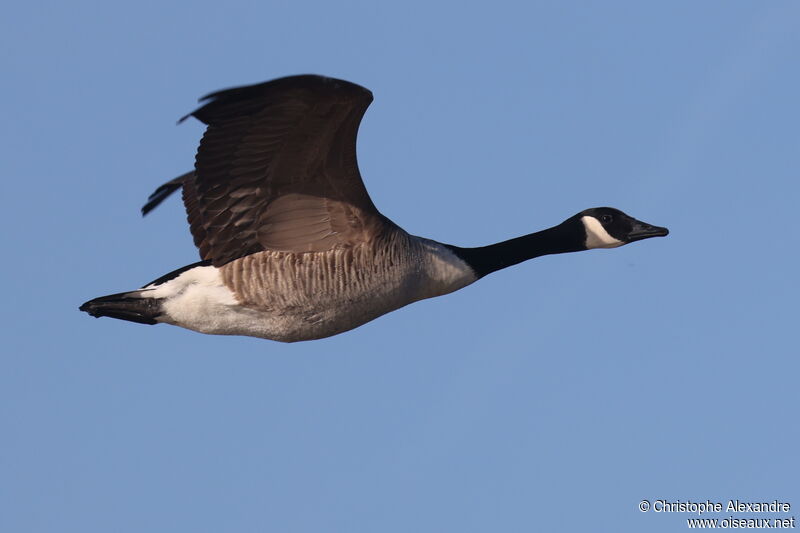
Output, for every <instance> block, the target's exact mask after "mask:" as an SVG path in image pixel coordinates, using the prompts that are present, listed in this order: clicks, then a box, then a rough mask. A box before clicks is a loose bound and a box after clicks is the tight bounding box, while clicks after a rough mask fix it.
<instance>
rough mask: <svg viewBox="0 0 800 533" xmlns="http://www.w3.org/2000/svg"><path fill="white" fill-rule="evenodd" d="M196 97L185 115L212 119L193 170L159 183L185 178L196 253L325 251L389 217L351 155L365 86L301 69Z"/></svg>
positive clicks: (363, 235) (366, 234)
mask: <svg viewBox="0 0 800 533" xmlns="http://www.w3.org/2000/svg"><path fill="white" fill-rule="evenodd" d="M201 101H207V103H206V104H205V105H203V106H202V107H200V108H199V109H197V110H196V111H194V112H192V113H191V114H190V115H187V116H186V117H183V119H181V120H184V119H186V118H187V117H188V116H194V117H196V118H197V119H199V120H200V121H202V122H204V123H205V124H207V125H208V128H207V129H206V132H205V134H204V135H203V138H202V140H201V142H200V147H199V149H198V151H197V156H196V159H195V171H194V172H193V173H187V174H184V175H183V176H181V177H180V178H176V179H175V180H173V181H172V182H169V183H168V184H166V185H165V186H167V188H166V189H165V188H163V187H164V186H162V188H161V189H160V190H162V191H168V192H167V194H168V193H169V192H171V190H174V189H175V188H176V187H178V186H180V185H176V184H177V183H178V180H179V179H180V181H181V182H182V184H183V200H184V204H185V206H186V211H187V214H188V218H189V224H190V227H191V231H192V235H193V237H194V242H195V244H196V245H197V246H198V248H199V249H200V256H201V258H202V259H204V260H210V261H212V263H213V264H214V265H216V266H220V265H223V264H225V263H227V262H229V261H232V260H233V259H236V258H238V257H242V256H244V255H249V254H252V253H255V252H259V251H263V250H281V251H292V252H310V251H325V250H330V249H333V248H335V247H346V246H352V245H354V244H356V243H358V242H363V241H365V240H369V239H370V238H371V237H372V236H373V235H374V233H375V232H377V231H380V227H381V225H382V224H383V223H384V222H385V219H384V218H383V217H382V215H380V213H379V212H378V211H377V209H376V208H375V206H374V205H373V203H372V200H371V199H370V198H369V195H368V193H367V190H366V188H365V187H364V184H363V182H362V180H361V176H360V174H359V171H358V164H357V161H356V135H357V133H358V126H359V124H360V122H361V118H362V116H363V115H364V112H365V111H366V109H367V107H368V106H369V104H370V102H371V101H372V93H370V92H369V91H368V90H367V89H364V88H363V87H360V86H358V85H355V84H352V83H349V82H346V81H342V80H335V79H332V78H324V77H321V76H312V75H305V76H292V77H288V78H280V79H277V80H273V81H270V82H266V83H262V84H259V85H251V86H247V87H238V88H234V89H227V90H224V91H219V92H216V93H212V94H210V95H208V96H206V97H205V98H203V99H202V100H201ZM170 186H171V187H172V189H170ZM154 194H155V193H154ZM160 199H163V198H158V200H159V201H160ZM156 203H157V202H156Z"/></svg>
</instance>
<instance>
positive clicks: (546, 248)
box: [447, 219, 586, 278]
mask: <svg viewBox="0 0 800 533" xmlns="http://www.w3.org/2000/svg"><path fill="white" fill-rule="evenodd" d="M585 239H586V235H585V232H584V231H583V228H582V226H581V225H580V224H575V223H574V221H573V220H571V219H570V220H567V221H565V222H563V223H562V224H559V225H558V226H554V227H552V228H548V229H546V230H542V231H537V232H536V233H531V234H529V235H523V236H522V237H517V238H515V239H509V240H507V241H503V242H498V243H497V244H490V245H489V246H480V247H478V248H461V247H458V246H452V245H447V246H448V247H449V248H450V249H451V250H453V252H455V254H456V255H457V256H459V257H460V258H461V259H463V260H464V261H466V262H467V264H469V266H470V267H472V270H474V271H475V274H477V276H478V277H479V278H482V277H483V276H485V275H487V274H491V273H492V272H495V271H497V270H500V269H502V268H506V267H510V266H513V265H516V264H517V263H521V262H523V261H527V260H528V259H533V258H534V257H540V256H543V255H549V254H563V253H566V252H578V251H580V250H585V249H586V246H585V244H584V242H585Z"/></svg>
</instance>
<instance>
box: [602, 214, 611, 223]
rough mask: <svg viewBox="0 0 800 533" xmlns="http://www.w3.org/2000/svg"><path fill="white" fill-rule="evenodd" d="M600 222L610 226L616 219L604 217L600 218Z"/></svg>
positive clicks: (609, 216)
mask: <svg viewBox="0 0 800 533" xmlns="http://www.w3.org/2000/svg"><path fill="white" fill-rule="evenodd" d="M600 220H601V221H602V222H603V224H608V223H610V222H611V221H612V220H614V217H612V216H611V215H603V216H602V217H600Z"/></svg>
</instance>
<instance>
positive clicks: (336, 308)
mask: <svg viewBox="0 0 800 533" xmlns="http://www.w3.org/2000/svg"><path fill="white" fill-rule="evenodd" d="M405 238H406V239H409V244H411V246H403V247H399V248H398V247H397V246H388V247H386V248H385V249H377V250H376V249H375V248H374V247H372V248H369V249H367V248H365V249H361V250H353V249H349V250H336V251H332V252H319V253H305V254H291V253H283V252H261V253H258V254H253V255H250V256H247V257H244V258H241V259H237V260H236V261H234V262H232V263H229V264H227V265H225V266H223V267H221V268H216V267H213V266H201V267H195V268H193V269H190V270H187V271H186V272H183V273H182V274H181V275H179V276H178V277H176V278H174V279H172V280H170V281H168V282H166V283H164V284H162V285H159V286H157V287H154V288H152V289H151V290H148V291H146V292H145V293H144V294H143V296H151V297H156V298H163V304H162V306H163V315H162V316H161V317H160V318H159V319H158V320H159V321H161V322H165V323H169V324H174V325H177V326H182V327H184V328H188V329H192V330H195V331H199V332H202V333H210V334H217V335H247V336H252V337H260V338H265V339H272V340H276V341H283V342H296V341H303V340H312V339H319V338H323V337H329V336H331V335H336V334H337V333H342V332H344V331H348V330H350V329H353V328H355V327H358V326H360V325H362V324H364V323H366V322H369V321H370V320H373V319H375V318H377V317H379V316H381V315H383V314H386V313H388V312H390V311H394V310H395V309H399V308H400V307H403V306H405V305H408V304H410V303H412V302H415V301H418V300H422V299H424V298H431V297H433V296H439V295H442V294H447V293H449V292H452V291H454V290H457V289H460V288H461V287H464V286H466V285H468V284H470V283H472V282H473V281H475V279H476V278H475V275H474V273H473V272H472V270H471V269H470V268H469V267H468V266H467V265H466V264H465V263H464V262H463V261H461V260H460V259H459V258H457V257H456V256H455V255H454V254H453V253H452V252H450V250H449V249H447V248H446V247H444V246H443V245H441V244H439V243H436V242H434V241H429V240H427V239H420V238H416V237H410V236H407V235H406V236H405ZM390 244H391V243H390ZM394 244H397V243H394Z"/></svg>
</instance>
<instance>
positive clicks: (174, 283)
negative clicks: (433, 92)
mask: <svg viewBox="0 0 800 533" xmlns="http://www.w3.org/2000/svg"><path fill="white" fill-rule="evenodd" d="M200 102H201V106H200V107H199V108H198V109H197V110H195V111H193V112H192V113H189V114H188V115H186V116H184V117H182V118H181V119H180V121H179V122H182V121H184V120H186V119H187V118H189V117H194V118H196V119H198V120H200V121H201V122H203V123H204V124H206V126H207V128H206V130H205V133H204V134H203V137H202V140H201V141H200V146H199V148H198V150H197V155H196V158H195V167H194V170H193V171H190V172H187V173H185V174H183V175H181V176H178V177H177V178H175V179H173V180H171V181H169V182H167V183H165V184H164V185H162V186H161V187H159V188H158V189H156V191H155V192H154V193H153V194H152V195H150V197H149V198H148V202H147V203H146V205H145V206H144V207H143V208H142V213H143V215H146V214H147V213H148V212H149V211H151V210H152V209H154V208H155V207H156V206H158V205H159V204H160V203H161V202H162V201H164V199H166V198H167V197H168V196H170V194H172V193H173V192H175V191H177V190H178V189H182V196H183V203H184V204H185V207H186V212H187V215H188V222H189V226H190V229H191V234H192V236H193V238H194V243H195V245H196V246H197V247H198V249H199V252H200V259H201V261H199V262H196V263H192V264H190V265H188V266H184V267H182V268H179V269H177V270H175V271H173V272H170V273H168V274H166V275H164V276H161V277H160V278H158V279H156V280H155V281H153V282H151V283H148V284H147V285H145V286H144V287H142V288H141V289H138V290H133V291H128V292H122V293H117V294H111V295H108V296H102V297H99V298H95V299H93V300H90V301H88V302H86V303H84V304H83V305H81V306H80V310H81V311H85V312H87V313H89V314H90V315H92V316H94V317H103V316H106V317H111V318H117V319H121V320H128V321H131V322H138V323H141V324H158V323H164V324H172V325H175V326H181V327H183V328H188V329H190V330H194V331H199V332H201V333H208V334H217V335H247V336H253V337H260V338H265V339H272V340H275V341H282V342H296V341H306V340H313V339H321V338H324V337H329V336H332V335H336V334H339V333H342V332H344V331H348V330H351V329H353V328H356V327H358V326H360V325H362V324H364V323H366V322H369V321H370V320H373V319H375V318H377V317H379V316H381V315H384V314H386V313H389V312H391V311H394V310H396V309H399V308H401V307H403V306H405V305H408V304H410V303H412V302H416V301H419V300H423V299H426V298H432V297H434V296H441V295H444V294H448V293H451V292H453V291H456V290H458V289H461V288H463V287H465V286H467V285H469V284H471V283H473V282H475V281H477V280H479V279H481V278H483V277H484V276H486V275H488V274H491V273H492V272H495V271H498V270H501V269H504V268H508V267H510V266H512V265H516V264H518V263H520V262H522V261H526V260H528V259H533V258H535V257H540V256H543V255H548V254H561V253H566V252H577V251H581V250H589V249H594V248H614V247H618V246H622V245H625V244H629V243H632V242H636V241H640V240H643V239H648V238H651V237H662V236H665V235H667V234H668V233H669V232H668V230H667V229H666V228H663V227H658V226H653V225H650V224H647V223H644V222H641V221H639V220H636V219H635V218H633V217H631V216H628V215H626V214H625V213H623V212H622V211H620V210H618V209H614V208H610V207H596V208H591V209H586V210H584V211H581V212H580V213H578V214H576V215H574V216H571V217H569V218H567V219H566V220H565V221H564V222H562V223H560V224H558V225H556V226H553V227H551V228H548V229H544V230H542V231H538V232H536V233H531V234H529V235H524V236H521V237H517V238H513V239H510V240H507V241H504V242H499V243H496V244H490V245H488V246H482V247H478V248H466V247H460V246H454V245H451V244H444V243H440V242H437V241H434V240H431V239H426V238H423V237H417V236H414V235H410V234H409V233H406V232H405V231H404V230H403V229H401V228H400V227H399V226H397V225H396V224H394V223H393V222H392V221H391V220H389V219H388V218H386V217H385V216H383V215H382V214H381V213H380V212H379V211H378V209H377V208H376V207H375V205H373V203H372V200H371V199H370V197H369V194H367V190H366V188H365V187H364V184H363V182H362V179H361V175H360V173H359V170H358V165H357V162H356V135H357V132H358V128H359V124H360V122H361V118H362V116H363V115H364V113H365V111H366V109H367V107H368V106H369V105H370V103H371V102H372V93H371V92H370V91H369V90H367V89H365V88H364V87H361V86H359V85H356V84H354V83H350V82H347V81H344V80H339V79H334V78H328V77H323V76H318V75H300V76H290V77H285V78H279V79H275V80H272V81H268V82H265V83H261V84H257V85H250V86H243V87H237V88H231V89H226V90H221V91H218V92H214V93H211V94H209V95H207V96H205V97H203V98H201V99H200Z"/></svg>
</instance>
